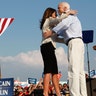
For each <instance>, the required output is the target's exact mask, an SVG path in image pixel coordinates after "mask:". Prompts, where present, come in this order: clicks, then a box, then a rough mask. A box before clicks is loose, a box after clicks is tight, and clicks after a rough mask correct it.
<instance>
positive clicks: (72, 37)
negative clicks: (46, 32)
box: [66, 37, 82, 45]
mask: <svg viewBox="0 0 96 96" xmlns="http://www.w3.org/2000/svg"><path fill="white" fill-rule="evenodd" d="M77 38H79V39H82V37H72V38H69V39H68V41H67V43H66V45H68V43H69V41H71V40H72V39H77Z"/></svg>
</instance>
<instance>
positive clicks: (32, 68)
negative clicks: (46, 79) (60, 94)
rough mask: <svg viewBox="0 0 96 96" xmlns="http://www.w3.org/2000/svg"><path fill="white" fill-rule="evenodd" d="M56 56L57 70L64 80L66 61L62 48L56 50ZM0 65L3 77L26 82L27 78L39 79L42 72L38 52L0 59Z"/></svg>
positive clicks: (41, 63) (41, 61)
mask: <svg viewBox="0 0 96 96" xmlns="http://www.w3.org/2000/svg"><path fill="white" fill-rule="evenodd" d="M56 56H57V61H58V65H59V66H58V68H59V70H60V71H61V72H62V74H64V77H63V80H64V78H66V77H67V74H66V73H67V71H66V70H67V69H66V67H64V66H67V59H66V54H65V51H64V49H63V48H62V47H59V48H57V49H56ZM0 64H1V65H2V66H1V67H2V76H3V77H14V78H18V77H19V78H20V80H21V79H22V80H27V78H28V77H36V78H40V77H41V74H42V72H43V60H42V56H41V53H40V50H33V51H29V52H27V53H24V52H22V53H20V54H17V55H16V56H6V57H0ZM64 68H65V69H64ZM65 74H66V75H65Z"/></svg>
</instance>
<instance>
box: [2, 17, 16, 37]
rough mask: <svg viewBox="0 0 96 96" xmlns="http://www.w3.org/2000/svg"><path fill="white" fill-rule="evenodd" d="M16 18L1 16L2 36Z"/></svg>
mask: <svg viewBox="0 0 96 96" xmlns="http://www.w3.org/2000/svg"><path fill="white" fill-rule="evenodd" d="M13 20H14V18H0V36H1V35H2V34H3V33H4V31H5V30H6V28H7V27H8V26H9V25H10V24H11V23H12V22H13Z"/></svg>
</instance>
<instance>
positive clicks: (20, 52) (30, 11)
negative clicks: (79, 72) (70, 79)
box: [0, 0, 96, 80]
mask: <svg viewBox="0 0 96 96" xmlns="http://www.w3.org/2000/svg"><path fill="white" fill-rule="evenodd" d="M62 1H64V0H40V1H38V0H25V1H24V0H1V4H0V17H1V18H4V17H13V18H14V21H13V23H12V24H11V25H10V26H9V27H8V28H7V29H6V30H5V32H4V33H3V34H2V35H1V36H0V64H1V68H2V69H1V70H2V78H5V77H14V78H15V79H17V78H20V80H27V78H28V77H35V78H40V77H41V74H42V70H43V62H42V58H41V54H40V51H39V46H40V43H41V30H40V29H39V24H40V23H39V22H40V19H41V18H42V15H43V12H44V10H45V9H46V8H47V7H53V8H55V9H57V5H58V3H59V2H62ZM65 1H68V2H69V3H70V5H71V9H76V10H78V17H79V19H80V21H81V24H82V28H83V30H94V41H93V43H90V44H88V47H89V50H88V51H89V59H90V67H91V69H96V51H94V50H93V49H92V47H93V45H96V21H95V18H96V11H95V9H96V8H95V7H96V1H95V0H93V1H90V0H89V1H88V0H79V1H78V0H65ZM56 55H57V58H58V66H59V70H60V71H61V72H62V74H63V76H62V78H61V80H66V79H67V47H66V45H63V44H57V50H56ZM59 57H62V58H59ZM85 70H86V71H87V59H86V46H85Z"/></svg>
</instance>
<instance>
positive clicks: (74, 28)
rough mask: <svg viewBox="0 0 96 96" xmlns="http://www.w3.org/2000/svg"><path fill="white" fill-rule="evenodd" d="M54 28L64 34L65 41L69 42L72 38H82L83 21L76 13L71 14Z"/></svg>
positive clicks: (61, 34) (58, 32) (59, 33)
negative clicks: (81, 21)
mask: <svg viewBox="0 0 96 96" xmlns="http://www.w3.org/2000/svg"><path fill="white" fill-rule="evenodd" d="M52 30H53V31H54V32H56V33H57V34H58V35H60V36H63V37H64V41H65V43H67V41H68V40H69V39H70V38H76V37H81V38H82V28H81V23H80V21H79V19H78V18H77V16H76V15H69V16H68V17H67V18H65V19H63V20H62V21H61V22H60V23H59V24H57V26H56V27H54V28H53V29H52Z"/></svg>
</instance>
